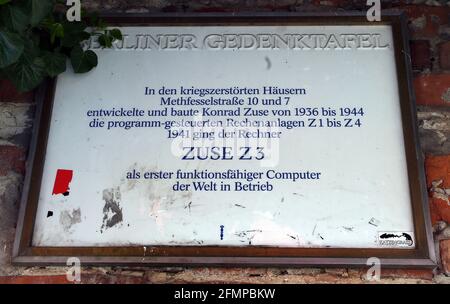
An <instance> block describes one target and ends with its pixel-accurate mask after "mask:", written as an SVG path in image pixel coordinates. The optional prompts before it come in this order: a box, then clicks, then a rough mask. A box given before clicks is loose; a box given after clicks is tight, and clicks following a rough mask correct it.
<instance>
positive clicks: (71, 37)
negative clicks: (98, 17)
mask: <svg viewBox="0 0 450 304" xmlns="http://www.w3.org/2000/svg"><path fill="white" fill-rule="evenodd" d="M62 26H63V30H64V37H63V38H62V41H61V44H62V46H63V47H68V48H72V47H74V46H76V45H79V44H80V43H81V42H82V41H84V40H87V39H89V38H90V37H91V35H90V34H89V33H88V32H85V31H84V30H85V29H86V24H84V23H83V22H63V24H62Z"/></svg>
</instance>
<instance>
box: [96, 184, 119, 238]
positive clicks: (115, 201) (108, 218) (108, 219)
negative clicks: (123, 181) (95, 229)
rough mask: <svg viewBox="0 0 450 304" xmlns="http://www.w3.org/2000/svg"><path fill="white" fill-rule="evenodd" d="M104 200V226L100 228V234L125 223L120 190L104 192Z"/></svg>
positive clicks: (112, 189) (114, 189)
mask: <svg viewBox="0 0 450 304" xmlns="http://www.w3.org/2000/svg"><path fill="white" fill-rule="evenodd" d="M103 200H104V201H105V206H103V224H102V227H101V228H100V232H101V233H103V231H105V230H107V229H109V228H112V227H114V226H116V225H118V224H120V223H122V221H123V212H122V208H121V207H120V200H121V194H120V188H119V187H117V188H110V189H105V190H103Z"/></svg>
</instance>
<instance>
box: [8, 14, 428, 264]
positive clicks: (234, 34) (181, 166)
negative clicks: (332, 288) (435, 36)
mask: <svg viewBox="0 0 450 304" xmlns="http://www.w3.org/2000/svg"><path fill="white" fill-rule="evenodd" d="M383 18H384V19H383V21H382V22H368V21H366V20H365V18H364V17H363V16H348V15H344V16H302V15H283V16H277V15H269V16H263V15H256V16H255V15H252V16H250V15H233V16H231V15H229V16H228V15H199V16H179V15H174V16H169V17H164V16H152V17H142V16H132V17H122V18H110V20H109V21H110V23H112V24H114V25H115V26H117V27H120V29H121V30H122V33H123V34H124V39H123V41H120V42H117V43H116V44H115V45H114V48H113V49H101V48H100V47H99V46H98V43H97V42H96V41H90V42H89V43H88V44H87V45H86V47H87V48H90V49H92V50H94V51H95V52H96V53H97V54H98V55H99V66H98V67H97V68H96V69H94V70H93V71H91V72H90V73H88V74H86V75H78V74H74V73H73V72H72V71H70V70H68V71H67V72H65V73H64V74H62V75H61V76H59V77H58V79H56V80H55V81H53V82H49V83H48V85H47V87H46V89H45V88H42V89H41V93H42V97H43V103H42V106H41V108H40V111H39V113H38V117H39V118H40V120H39V121H38V123H37V124H36V129H35V141H34V146H33V150H32V153H31V156H30V160H29V169H30V170H29V174H28V176H27V180H26V186H25V191H24V197H23V202H22V203H23V204H22V210H21V215H20V219H19V221H20V222H19V224H20V225H19V226H20V229H19V231H18V236H17V240H16V248H15V255H16V256H15V261H16V262H17V263H44V264H46V263H47V264H48V263H65V259H66V258H67V257H68V256H75V257H79V258H80V259H81V260H82V262H84V263H91V264H92V263H93V264H96V263H97V264H98V263H108V264H121V263H148V264H189V265H199V264H205V265H206V264H214V265H228V264H248V265H312V264H314V265H324V266H326V265H338V264H339V265H340V264H342V265H365V264H366V260H367V259H368V258H369V257H377V258H379V259H381V261H382V263H384V265H386V266H407V265H415V266H417V267H433V265H434V261H433V259H434V256H433V253H432V250H430V246H431V242H430V241H429V240H430V239H431V235H430V226H429V225H430V224H429V219H428V211H427V210H428V209H427V206H426V195H425V193H426V191H425V189H424V183H423V169H422V162H421V154H420V153H421V152H420V150H419V149H418V147H417V133H416V123H415V107H414V100H413V97H412V94H411V83H410V74H409V65H410V62H409V55H408V54H409V53H408V49H407V46H406V44H405V41H406V38H405V27H404V22H403V21H402V20H403V19H402V17H401V16H399V15H389V16H384V17H383ZM402 22H403V23H402Z"/></svg>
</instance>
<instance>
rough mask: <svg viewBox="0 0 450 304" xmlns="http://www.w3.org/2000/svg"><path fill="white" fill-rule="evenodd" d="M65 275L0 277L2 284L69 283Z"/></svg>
mask: <svg viewBox="0 0 450 304" xmlns="http://www.w3.org/2000/svg"><path fill="white" fill-rule="evenodd" d="M69 283H71V282H69V281H67V277H66V276H65V275H48V276H46V275H44V276H6V277H0V284H69Z"/></svg>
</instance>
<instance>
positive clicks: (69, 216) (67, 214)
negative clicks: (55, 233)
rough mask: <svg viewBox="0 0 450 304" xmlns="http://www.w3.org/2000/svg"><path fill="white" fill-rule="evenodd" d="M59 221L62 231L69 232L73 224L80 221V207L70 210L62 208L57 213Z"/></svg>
mask: <svg viewBox="0 0 450 304" xmlns="http://www.w3.org/2000/svg"><path fill="white" fill-rule="evenodd" d="M59 223H60V224H61V226H62V227H63V229H64V231H66V232H70V230H71V228H72V226H73V225H75V224H78V223H81V210H80V208H78V209H74V210H72V211H69V210H63V211H61V213H60V215H59Z"/></svg>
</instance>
